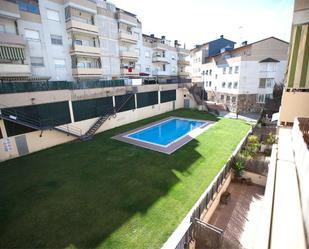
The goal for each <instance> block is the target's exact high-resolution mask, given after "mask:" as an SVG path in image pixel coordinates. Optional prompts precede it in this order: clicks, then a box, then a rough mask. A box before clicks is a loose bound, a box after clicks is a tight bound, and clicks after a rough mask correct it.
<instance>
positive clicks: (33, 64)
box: [30, 57, 45, 67]
mask: <svg viewBox="0 0 309 249" xmlns="http://www.w3.org/2000/svg"><path fill="white" fill-rule="evenodd" d="M33 59H42V63H41V64H40V63H34V62H33ZM30 63H31V66H32V67H45V64H44V58H43V57H30Z"/></svg>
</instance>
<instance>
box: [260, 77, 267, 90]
mask: <svg viewBox="0 0 309 249" xmlns="http://www.w3.org/2000/svg"><path fill="white" fill-rule="evenodd" d="M265 86H266V79H265V78H261V79H260V83H259V88H265Z"/></svg>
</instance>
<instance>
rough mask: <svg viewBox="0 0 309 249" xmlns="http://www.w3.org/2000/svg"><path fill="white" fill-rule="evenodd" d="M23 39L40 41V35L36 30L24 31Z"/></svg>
mask: <svg viewBox="0 0 309 249" xmlns="http://www.w3.org/2000/svg"><path fill="white" fill-rule="evenodd" d="M25 37H26V39H27V40H30V41H40V33H39V31H37V30H32V29H25Z"/></svg>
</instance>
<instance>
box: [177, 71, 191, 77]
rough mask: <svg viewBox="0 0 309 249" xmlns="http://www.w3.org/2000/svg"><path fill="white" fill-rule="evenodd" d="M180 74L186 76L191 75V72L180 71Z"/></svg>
mask: <svg viewBox="0 0 309 249" xmlns="http://www.w3.org/2000/svg"><path fill="white" fill-rule="evenodd" d="M178 75H179V76H184V77H189V76H190V73H189V72H178Z"/></svg>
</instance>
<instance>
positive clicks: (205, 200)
mask: <svg viewBox="0 0 309 249" xmlns="http://www.w3.org/2000/svg"><path fill="white" fill-rule="evenodd" d="M251 133H252V129H251V130H250V131H249V132H248V133H247V135H246V136H245V137H244V138H243V139H242V140H241V142H240V143H239V144H238V146H237V147H236V149H235V150H234V152H233V154H232V155H231V156H230V158H229V159H228V161H227V163H226V164H225V165H224V166H223V168H222V169H221V171H220V172H219V173H218V174H217V176H216V177H215V178H214V180H213V181H212V182H211V183H210V185H209V186H208V188H207V189H206V191H205V192H204V193H203V194H202V196H201V197H200V199H199V200H198V201H197V202H196V203H195V205H194V206H193V208H192V209H191V210H190V211H189V213H188V214H187V216H186V217H185V218H184V220H183V221H182V223H181V224H180V225H179V226H178V227H177V229H176V230H175V231H174V233H173V234H172V235H171V236H170V238H169V239H168V240H167V241H166V243H165V244H164V245H163V247H162V249H174V248H176V249H187V248H188V245H189V242H190V240H191V239H192V236H193V235H192V231H193V230H192V223H193V222H194V221H195V220H196V219H199V218H200V216H201V214H202V213H203V212H204V211H205V210H207V209H208V208H209V207H208V204H209V203H210V201H212V200H213V199H214V195H215V194H216V193H217V192H218V190H219V188H220V186H221V185H222V183H223V181H224V180H225V178H226V176H227V175H228V173H230V171H231V168H232V162H233V159H234V157H235V156H236V154H237V153H238V152H239V151H240V150H241V149H242V148H243V147H244V146H245V144H246V142H247V138H248V136H249V134H251ZM176 243H177V244H176Z"/></svg>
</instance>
